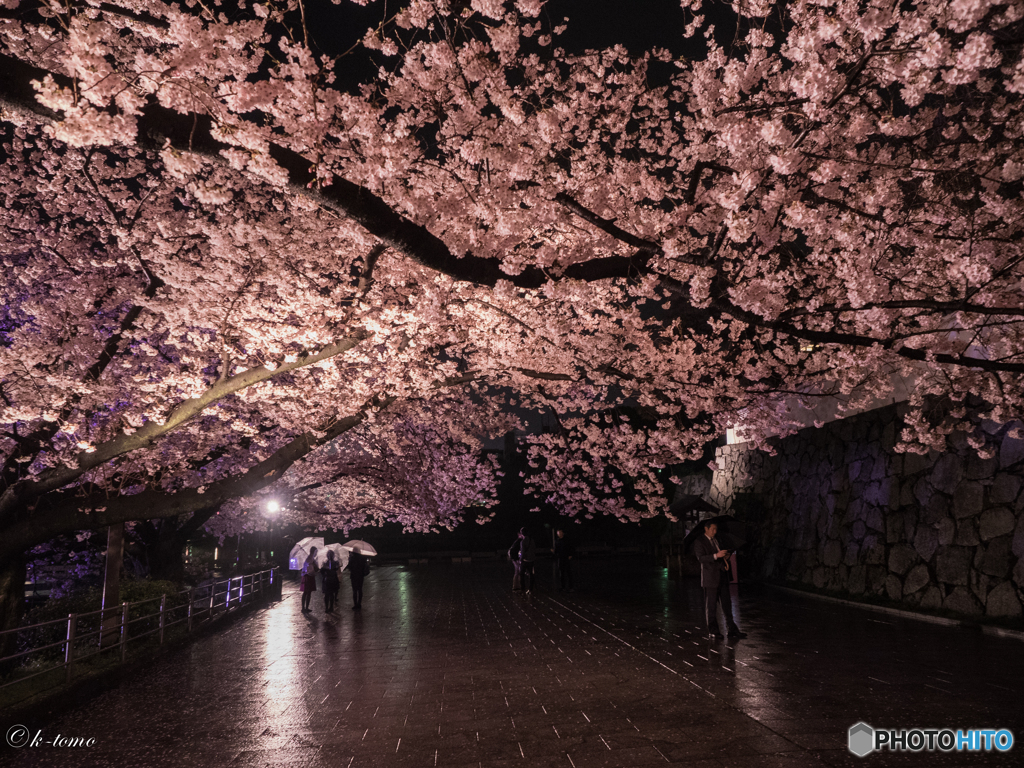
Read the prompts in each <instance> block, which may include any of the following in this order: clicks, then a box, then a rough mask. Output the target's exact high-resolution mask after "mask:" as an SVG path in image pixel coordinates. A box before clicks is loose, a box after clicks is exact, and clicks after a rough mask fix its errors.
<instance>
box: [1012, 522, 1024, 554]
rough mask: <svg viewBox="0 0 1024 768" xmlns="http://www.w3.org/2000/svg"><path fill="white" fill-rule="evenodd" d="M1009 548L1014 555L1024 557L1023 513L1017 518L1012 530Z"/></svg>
mask: <svg viewBox="0 0 1024 768" xmlns="http://www.w3.org/2000/svg"><path fill="white" fill-rule="evenodd" d="M1010 549H1011V551H1012V552H1013V554H1014V555H1016V556H1017V557H1019V558H1022V559H1024V515H1021V516H1020V517H1018V518H1017V528H1016V529H1015V530H1014V532H1013V545H1012V546H1011V547H1010Z"/></svg>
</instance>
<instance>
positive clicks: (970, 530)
mask: <svg viewBox="0 0 1024 768" xmlns="http://www.w3.org/2000/svg"><path fill="white" fill-rule="evenodd" d="M953 543H954V544H956V545H957V546H961V547H974V546H977V545H978V544H980V543H981V539H980V538H978V523H977V521H976V520H972V519H967V520H961V521H960V522H958V523H957V524H956V538H955V539H954V540H953Z"/></svg>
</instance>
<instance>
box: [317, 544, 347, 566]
mask: <svg viewBox="0 0 1024 768" xmlns="http://www.w3.org/2000/svg"><path fill="white" fill-rule="evenodd" d="M327 550H330V551H331V552H333V553H334V561H335V562H336V563H337V564H338V570H339V571H343V570H345V566H346V565H348V550H347V549H345V548H344V547H342V546H341V544H328V545H327V546H325V547H323V548H322V549H321V550H320V551H319V552H317V555H316V564H317V565H319V566H320V567H321V568H323V567H324V563H326V562H327Z"/></svg>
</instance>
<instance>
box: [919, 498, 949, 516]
mask: <svg viewBox="0 0 1024 768" xmlns="http://www.w3.org/2000/svg"><path fill="white" fill-rule="evenodd" d="M948 515H949V497H947V496H944V495H943V494H941V493H933V494H932V497H931V498H930V499H928V503H927V504H925V505H924V506H923V507H921V522H922V523H937V522H939V520H942V519H943V518H945V517H947V516H948Z"/></svg>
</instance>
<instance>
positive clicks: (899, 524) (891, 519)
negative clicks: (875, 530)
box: [885, 512, 904, 544]
mask: <svg viewBox="0 0 1024 768" xmlns="http://www.w3.org/2000/svg"><path fill="white" fill-rule="evenodd" d="M903 539H904V537H903V513H902V512H891V513H889V514H888V515H886V516H885V542H886V543H887V544H895V543H896V542H898V541H903Z"/></svg>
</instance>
